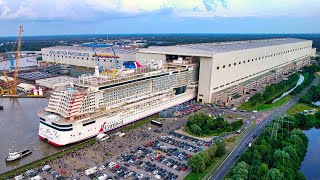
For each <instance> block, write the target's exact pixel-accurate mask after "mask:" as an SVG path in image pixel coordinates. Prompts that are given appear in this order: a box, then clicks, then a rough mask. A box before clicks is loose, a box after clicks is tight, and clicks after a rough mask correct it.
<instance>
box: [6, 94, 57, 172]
mask: <svg viewBox="0 0 320 180" xmlns="http://www.w3.org/2000/svg"><path fill="white" fill-rule="evenodd" d="M47 104H48V99H45V98H19V99H12V98H0V105H2V106H4V110H2V111H0V174H1V173H3V172H6V171H8V170H11V169H14V168H16V167H19V166H22V165H25V164H28V163H30V162H32V161H35V160H38V159H40V158H42V157H45V156H48V155H50V154H53V153H55V152H57V151H59V150H61V148H58V147H55V146H53V145H50V144H48V143H46V142H44V141H42V140H41V139H40V138H39V137H38V126H39V118H38V117H37V112H38V111H39V110H40V109H43V108H44V107H46V106H47ZM25 148H27V149H31V150H32V154H30V155H28V156H26V157H24V158H22V159H20V160H18V161H16V162H12V163H6V162H5V158H6V157H7V156H8V150H9V149H16V150H22V149H25Z"/></svg>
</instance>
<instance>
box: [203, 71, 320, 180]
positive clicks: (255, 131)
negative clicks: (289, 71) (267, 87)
mask: <svg viewBox="0 0 320 180" xmlns="http://www.w3.org/2000/svg"><path fill="white" fill-rule="evenodd" d="M317 84H318V76H316V78H315V79H314V81H313V82H312V84H311V85H317ZM311 85H310V86H308V87H307V88H305V89H304V90H303V91H302V92H301V93H300V94H299V95H297V96H296V97H295V98H294V99H293V100H291V101H290V102H288V103H287V104H285V105H283V106H281V107H279V108H276V109H274V110H272V111H271V112H269V115H268V116H267V117H266V118H265V119H264V120H263V121H262V122H260V123H259V124H258V125H257V126H255V127H254V128H252V129H251V130H250V131H249V132H248V133H247V134H246V135H245V136H244V137H243V139H242V140H241V141H240V142H239V144H238V146H236V148H235V149H234V151H232V152H231V154H230V155H229V156H227V158H226V159H225V161H224V162H223V163H222V164H221V165H220V166H219V167H218V169H217V170H216V171H215V172H214V173H213V174H212V175H211V176H210V177H209V179H210V180H220V179H223V177H224V176H225V175H226V174H227V173H228V171H229V170H230V168H231V167H232V166H233V164H234V163H235V162H236V161H237V158H238V157H239V156H240V155H241V154H242V153H243V152H244V151H245V150H246V148H247V146H248V143H250V142H252V141H254V140H255V139H256V138H257V137H258V136H259V135H260V133H261V132H262V130H263V129H264V127H265V126H266V125H267V124H269V123H270V122H271V121H272V120H274V119H275V118H276V117H279V116H281V115H283V114H284V113H285V112H286V111H287V110H288V109H290V108H291V107H292V106H293V105H294V104H295V103H297V102H298V100H299V99H300V98H301V97H302V96H303V95H305V94H306V93H307V91H308V90H309V89H310V87H311ZM253 135H255V136H253ZM238 155H239V156H238Z"/></svg>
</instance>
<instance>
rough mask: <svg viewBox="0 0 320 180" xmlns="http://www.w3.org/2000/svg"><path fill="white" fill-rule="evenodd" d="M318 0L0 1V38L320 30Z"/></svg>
mask: <svg viewBox="0 0 320 180" xmlns="http://www.w3.org/2000/svg"><path fill="white" fill-rule="evenodd" d="M319 22H320V2H319V0H0V36H12V35H17V34H18V29H19V25H20V24H21V25H23V28H24V35H63V34H130V33H141V34H143V33H319V32H320V23H319Z"/></svg>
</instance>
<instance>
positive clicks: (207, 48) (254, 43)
mask: <svg viewBox="0 0 320 180" xmlns="http://www.w3.org/2000/svg"><path fill="white" fill-rule="evenodd" d="M308 41H310V40H304V39H295V38H282V39H264V40H248V41H231V42H218V43H202V44H185V45H176V46H153V47H149V48H146V49H140V50H139V52H143V53H160V54H175V55H198V56H212V55H213V54H217V53H221V52H230V51H239V50H246V49H254V48H261V47H268V46H277V45H284V44H291V43H299V42H308Z"/></svg>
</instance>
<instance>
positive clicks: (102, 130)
mask: <svg viewBox="0 0 320 180" xmlns="http://www.w3.org/2000/svg"><path fill="white" fill-rule="evenodd" d="M105 124H106V122H104V123H103V124H102V125H101V128H100V130H99V133H101V132H104V129H103V126H104V125H105Z"/></svg>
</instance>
